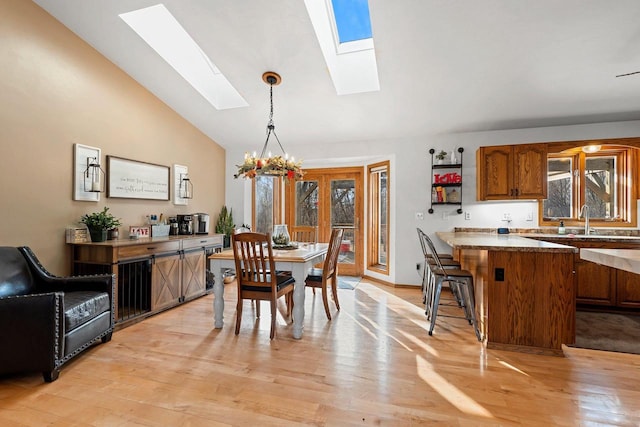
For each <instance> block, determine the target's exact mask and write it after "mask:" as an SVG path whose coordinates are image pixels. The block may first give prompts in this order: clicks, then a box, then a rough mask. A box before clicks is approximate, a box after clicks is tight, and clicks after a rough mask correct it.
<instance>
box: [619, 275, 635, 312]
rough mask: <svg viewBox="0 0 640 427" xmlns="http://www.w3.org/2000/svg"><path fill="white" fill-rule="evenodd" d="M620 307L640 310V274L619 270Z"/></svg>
mask: <svg viewBox="0 0 640 427" xmlns="http://www.w3.org/2000/svg"><path fill="white" fill-rule="evenodd" d="M616 278H617V305H618V307H628V308H640V274H635V273H631V272H630V271H624V270H617V271H616Z"/></svg>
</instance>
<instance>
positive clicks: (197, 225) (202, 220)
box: [191, 213, 209, 234]
mask: <svg viewBox="0 0 640 427" xmlns="http://www.w3.org/2000/svg"><path fill="white" fill-rule="evenodd" d="M191 216H192V217H193V231H194V232H195V234H209V214H206V213H194V214H191Z"/></svg>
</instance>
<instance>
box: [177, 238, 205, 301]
mask: <svg viewBox="0 0 640 427" xmlns="http://www.w3.org/2000/svg"><path fill="white" fill-rule="evenodd" d="M205 264H206V258H205V251H204V249H202V250H200V251H192V252H185V254H184V257H183V259H182V298H183V300H184V299H190V298H194V297H197V296H200V295H203V294H204V293H205V288H206V282H205Z"/></svg>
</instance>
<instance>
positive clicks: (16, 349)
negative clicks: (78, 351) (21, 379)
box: [0, 292, 64, 373]
mask: <svg viewBox="0 0 640 427" xmlns="http://www.w3.org/2000/svg"><path fill="white" fill-rule="evenodd" d="M62 299H63V293H62V292H51V293H45V294H31V295H20V296H10V297H5V298H0V325H2V327H0V348H2V349H3V351H1V352H0V373H1V372H19V371H20V370H39V371H43V372H47V371H53V370H54V369H55V368H56V367H57V366H58V365H59V364H60V360H61V358H62V354H63V348H62V342H63V338H64V331H63V327H64V322H63V316H64V313H63V300H62Z"/></svg>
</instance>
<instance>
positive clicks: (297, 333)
mask: <svg viewBox="0 0 640 427" xmlns="http://www.w3.org/2000/svg"><path fill="white" fill-rule="evenodd" d="M291 267H292V270H291V273H292V275H293V278H294V279H295V281H296V284H295V285H294V287H293V338H295V339H297V340H299V339H300V338H302V330H303V329H304V296H305V286H304V279H306V277H307V276H306V274H307V265H306V264H305V263H301V262H300V263H292V265H291Z"/></svg>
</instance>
